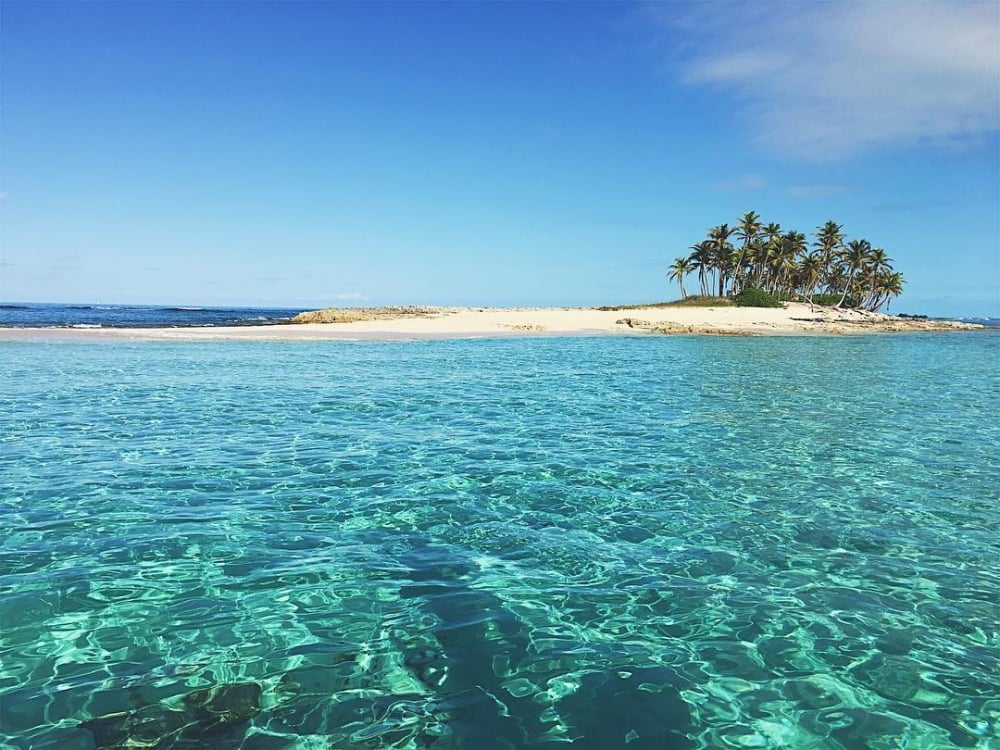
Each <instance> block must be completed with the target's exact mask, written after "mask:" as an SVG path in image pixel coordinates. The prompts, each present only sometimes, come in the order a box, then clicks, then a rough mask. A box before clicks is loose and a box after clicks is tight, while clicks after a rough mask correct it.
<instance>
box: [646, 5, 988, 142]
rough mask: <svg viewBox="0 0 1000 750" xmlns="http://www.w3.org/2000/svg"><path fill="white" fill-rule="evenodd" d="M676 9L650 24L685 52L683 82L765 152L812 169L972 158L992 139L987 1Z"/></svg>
mask: <svg viewBox="0 0 1000 750" xmlns="http://www.w3.org/2000/svg"><path fill="white" fill-rule="evenodd" d="M664 7H666V8H667V9H668V10H666V11H665V10H663V8H664ZM675 9H676V6H673V5H672V4H667V5H666V6H662V5H661V6H656V7H654V8H653V10H652V11H651V13H650V14H651V15H652V17H654V18H656V19H657V22H658V23H661V24H668V25H670V26H671V27H672V28H673V29H674V30H675V31H678V32H680V34H681V36H682V37H683V39H684V40H685V41H684V45H683V47H682V48H681V49H680V51H679V53H678V54H679V55H680V58H681V61H680V65H681V70H680V76H681V78H682V80H683V81H684V82H686V83H688V84H692V85H711V86H717V87H720V88H721V89H722V90H723V91H726V92H728V93H730V94H731V95H732V96H733V100H734V106H735V107H736V108H737V111H739V112H740V113H741V114H742V115H743V116H744V117H745V118H746V119H747V121H748V122H749V124H750V125H751V127H752V129H753V132H754V135H755V137H756V138H757V140H758V141H759V142H760V143H761V144H762V145H764V146H765V147H767V148H768V149H771V150H775V151H778V152H780V153H784V154H786V155H788V156H791V157H793V158H800V159H808V160H816V159H820V160H823V159H837V158H842V157H845V156H849V155H852V154H855V153H859V152H862V151H869V150H873V149H878V148H884V147H906V146H912V145H934V146H940V147H944V148H954V147H956V146H958V147H975V146H978V145H981V144H982V143H983V142H984V141H988V140H989V138H990V137H995V136H994V135H991V134H994V133H995V131H996V130H997V129H998V128H1000V5H997V4H996V3H995V2H994V1H993V0H990V1H988V2H978V1H975V0H973V1H968V2H942V1H941V0H927V1H920V0H915V1H908V2H888V1H886V2H866V1H865V0H850V1H845V2H837V3H812V2H797V3H791V2H789V3H774V2H770V3H750V2H746V3H729V2H726V3H701V4H698V5H695V6H693V7H691V8H689V9H688V10H687V11H685V12H684V13H682V14H678V13H676V12H675Z"/></svg>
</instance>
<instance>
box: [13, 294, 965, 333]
mask: <svg viewBox="0 0 1000 750" xmlns="http://www.w3.org/2000/svg"><path fill="white" fill-rule="evenodd" d="M295 321H296V322H293V323H289V324H285V325H273V326H234V327H205V328H5V329H0V341H20V340H47V341H81V340H84V341H114V340H122V339H127V340H185V341H212V340H220V339H221V340H226V339H235V340H280V341H300V340H302V341H305V340H327V339H331V340H348V341H350V340H412V339H437V338H494V337H508V336H552V335H559V336H566V335H633V336H634V335H651V334H654V335H655V334H681V335H684V334H687V335H699V334H700V335H732V336H766V335H838V334H864V333H889V332H906V331H942V330H944V331H954V330H972V329H977V328H981V326H977V325H975V324H969V323H962V322H958V321H929V320H923V319H913V318H899V317H895V316H890V315H884V314H880V313H868V312H858V311H853V310H835V309H832V308H821V307H816V308H815V309H810V307H809V305H808V304H804V303H789V304H787V305H786V306H785V307H784V308H780V309H779V308H757V307H642V306H639V307H621V308H615V309H597V308H551V307H545V308H528V307H524V308H475V307H407V308H327V309H324V310H318V311H315V312H309V313H303V314H301V315H299V316H297V317H296V319H295ZM320 321H336V322H320Z"/></svg>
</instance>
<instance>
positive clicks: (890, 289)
mask: <svg viewBox="0 0 1000 750" xmlns="http://www.w3.org/2000/svg"><path fill="white" fill-rule="evenodd" d="M904 284H906V279H904V278H903V274H901V273H899V271H890V272H889V273H886V274H885V275H884V276H882V278H881V280H880V281H879V284H878V291H879V298H878V300H877V303H878V304H876V305H875V307H873V308H872V309H873V310H878V309H879V308H880V307H882V305H883V304H885V309H886V310H888V309H889V300H890V299H892V298H893V297H898V296H899V295H900V294H902V293H903V285H904Z"/></svg>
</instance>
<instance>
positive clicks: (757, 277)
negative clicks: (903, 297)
mask: <svg viewBox="0 0 1000 750" xmlns="http://www.w3.org/2000/svg"><path fill="white" fill-rule="evenodd" d="M690 249H691V253H690V255H686V256H681V257H679V258H677V259H675V260H674V262H673V264H672V265H671V266H670V268H669V269H668V271H667V278H668V279H670V280H672V281H677V283H678V285H679V286H680V288H681V298H682V299H683V300H685V301H690V302H696V301H697V300H700V299H702V298H707V297H711V296H712V295H715V297H713V299H714V300H716V303H717V301H718V299H719V298H724V299H729V300H732V303H733V304H736V305H742V306H751V307H772V306H776V305H780V303H781V301H783V300H801V301H806V302H809V304H810V305H813V304H818V305H832V306H834V307H838V308H843V307H850V308H857V309H862V310H872V311H875V310H878V309H880V308H881V307H882V306H883V305H885V306H888V303H889V301H890V300H891V299H892V298H893V297H897V296H899V295H900V294H901V293H902V291H903V284H904V283H905V281H904V279H903V275H902V274H901V273H899V272H898V271H895V270H894V269H893V267H892V258H890V257H889V256H888V255H887V254H886V252H885V250H883V249H882V248H880V247H873V246H872V244H871V243H870V242H869V241H868V240H865V239H855V240H849V239H848V238H847V235H845V234H844V231H843V227H842V226H841V225H840V224H837V223H836V222H834V221H828V222H826V223H825V224H824V225H823V226H821V227H818V228H817V229H816V232H815V233H814V240H813V242H812V243H811V245H810V243H809V241H808V239H807V238H806V235H804V234H803V233H802V232H798V231H796V230H794V229H790V230H787V231H786V230H784V229H782V228H781V225H779V224H765V223H764V222H763V221H762V220H761V217H760V215H759V214H757V213H756V212H755V211H747V212H745V213H744V214H743V216H742V217H741V218H740V220H739V222H738V223H737V224H736V225H735V226H732V227H731V226H730V225H729V224H720V225H719V226H717V227H712V228H711V229H710V230H708V236H707V237H706V238H705V239H704V240H702V241H701V242H697V243H695V244H694V245H692V246H691V248H690ZM689 275H695V276H696V278H697V280H698V284H699V286H700V291H701V294H700V295H697V296H694V295H689V294H688V293H687V289H686V288H685V287H684V281H685V279H686V278H687V277H688V276H689Z"/></svg>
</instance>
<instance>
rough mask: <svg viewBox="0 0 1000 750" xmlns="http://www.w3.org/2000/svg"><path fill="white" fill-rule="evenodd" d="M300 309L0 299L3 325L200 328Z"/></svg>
mask: <svg viewBox="0 0 1000 750" xmlns="http://www.w3.org/2000/svg"><path fill="white" fill-rule="evenodd" d="M300 312H302V310H301V308H296V309H289V308H274V307H193V306H182V305H178V306H162V305H60V304H51V303H20V302H19V303H10V302H0V327H3V328H200V327H206V326H260V325H274V324H276V323H279V322H281V321H284V320H287V319H288V318H290V317H292V316H294V315H296V314H297V313H300Z"/></svg>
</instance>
